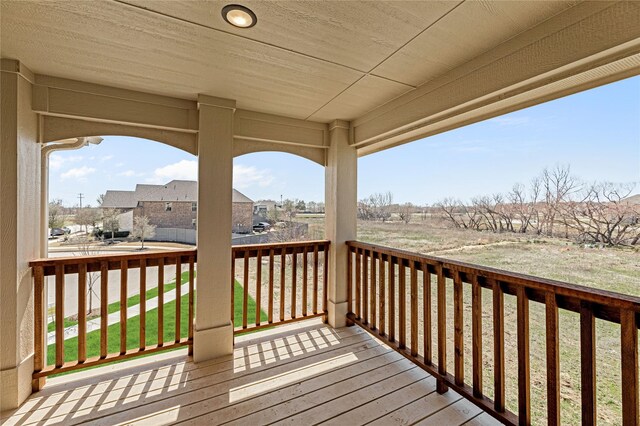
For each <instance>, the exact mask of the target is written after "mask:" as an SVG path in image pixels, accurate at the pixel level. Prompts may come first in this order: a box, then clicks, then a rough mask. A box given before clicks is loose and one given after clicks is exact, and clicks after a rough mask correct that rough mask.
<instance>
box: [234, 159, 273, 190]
mask: <svg viewBox="0 0 640 426" xmlns="http://www.w3.org/2000/svg"><path fill="white" fill-rule="evenodd" d="M272 182H273V175H272V174H271V171H270V170H267V169H262V170H261V169H258V168H256V167H254V166H244V165H242V164H238V165H235V166H233V186H234V187H235V188H237V189H244V188H248V187H250V186H254V185H258V186H259V187H261V188H264V187H267V186H269V185H271V183H272Z"/></svg>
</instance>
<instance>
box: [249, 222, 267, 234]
mask: <svg viewBox="0 0 640 426" xmlns="http://www.w3.org/2000/svg"><path fill="white" fill-rule="evenodd" d="M269 228H271V224H269V223H268V222H259V223H257V224H255V225H253V230H254V231H255V232H264V231H267V230H268V229H269Z"/></svg>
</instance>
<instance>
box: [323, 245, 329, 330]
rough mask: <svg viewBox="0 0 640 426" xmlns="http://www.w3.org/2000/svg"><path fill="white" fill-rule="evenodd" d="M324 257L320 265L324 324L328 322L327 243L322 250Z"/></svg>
mask: <svg viewBox="0 0 640 426" xmlns="http://www.w3.org/2000/svg"><path fill="white" fill-rule="evenodd" d="M322 256H323V258H324V265H323V267H322V311H323V312H324V317H323V321H324V323H325V324H328V323H329V315H328V312H329V311H328V310H327V303H328V300H329V287H328V286H329V278H328V277H329V244H328V243H325V244H324V250H323V254H322Z"/></svg>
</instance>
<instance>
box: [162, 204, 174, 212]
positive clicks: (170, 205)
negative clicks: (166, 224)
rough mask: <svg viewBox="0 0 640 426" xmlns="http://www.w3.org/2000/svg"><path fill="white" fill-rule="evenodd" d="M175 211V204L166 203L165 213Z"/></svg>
mask: <svg viewBox="0 0 640 426" xmlns="http://www.w3.org/2000/svg"><path fill="white" fill-rule="evenodd" d="M172 209H173V203H164V211H165V212H170V211H171V210H172Z"/></svg>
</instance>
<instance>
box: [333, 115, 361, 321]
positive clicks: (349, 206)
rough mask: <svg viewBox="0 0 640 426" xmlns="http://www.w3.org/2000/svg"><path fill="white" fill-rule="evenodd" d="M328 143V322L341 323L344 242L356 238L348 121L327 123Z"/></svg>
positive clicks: (344, 290) (355, 162)
mask: <svg viewBox="0 0 640 426" xmlns="http://www.w3.org/2000/svg"><path fill="white" fill-rule="evenodd" d="M329 130H330V146H329V150H328V154H327V166H326V168H325V236H326V238H327V239H328V240H330V241H331V249H330V255H329V273H328V281H329V297H328V299H329V301H328V302H329V303H328V310H329V324H331V326H332V327H344V326H345V325H346V315H347V285H346V280H347V246H346V245H345V241H348V240H354V239H355V238H356V215H357V196H358V194H357V186H358V181H357V178H358V170H357V168H358V156H357V153H356V149H355V148H354V147H353V146H351V145H349V123H348V122H346V121H339V120H336V121H334V122H333V123H331V125H330V126H329Z"/></svg>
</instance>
